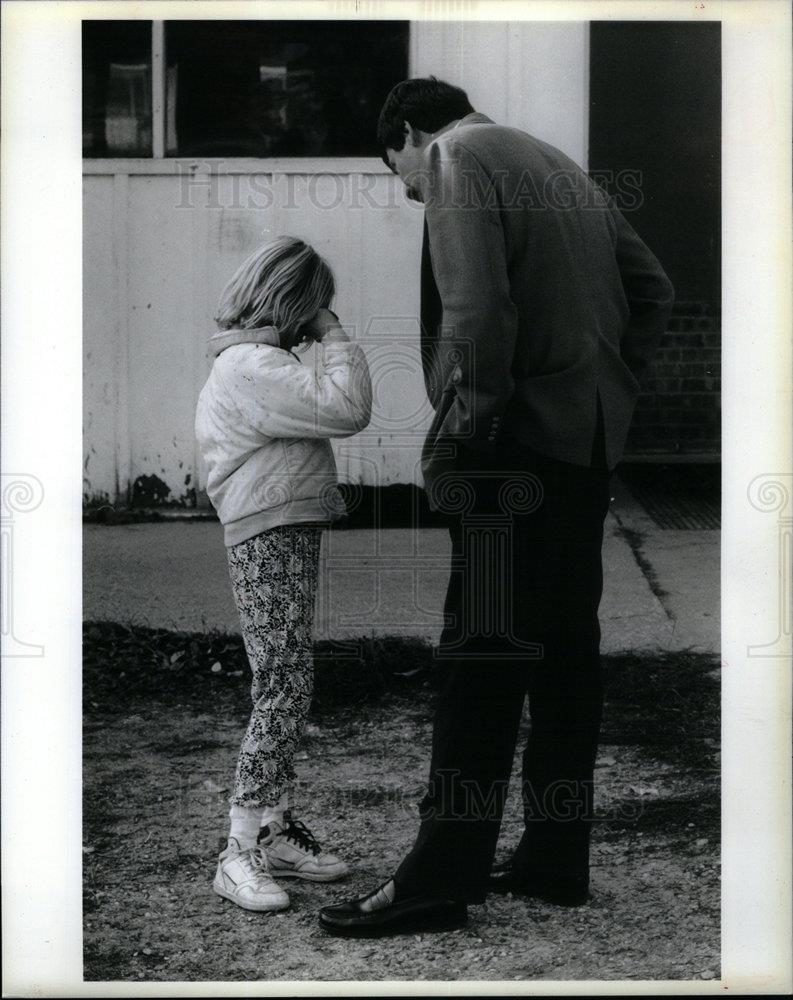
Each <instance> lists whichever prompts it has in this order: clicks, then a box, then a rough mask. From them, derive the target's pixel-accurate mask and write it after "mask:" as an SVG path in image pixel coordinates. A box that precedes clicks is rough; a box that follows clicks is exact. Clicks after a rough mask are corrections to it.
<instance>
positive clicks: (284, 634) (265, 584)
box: [226, 525, 322, 808]
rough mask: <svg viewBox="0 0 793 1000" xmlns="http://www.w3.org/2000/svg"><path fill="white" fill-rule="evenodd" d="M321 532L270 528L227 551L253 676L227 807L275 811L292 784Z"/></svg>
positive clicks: (307, 683)
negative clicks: (250, 702)
mask: <svg viewBox="0 0 793 1000" xmlns="http://www.w3.org/2000/svg"><path fill="white" fill-rule="evenodd" d="M321 537H322V529H321V528H313V527H301V526H299V525H284V526H281V527H276V528H270V529H269V530H267V531H264V532H262V533H261V534H260V535H255V536H254V537H253V538H249V539H247V540H246V541H244V542H240V543H239V544H238V545H232V546H230V547H229V548H228V549H226V552H227V554H228V560H229V574H230V576H231V583H232V587H233V588H234V600H235V602H236V604H237V610H238V611H239V615H240V624H241V626H242V637H243V640H244V642H245V650H246V652H247V654H248V660H249V661H250V665H251V671H252V672H253V683H252V684H251V698H252V699H253V712H252V713H251V719H250V722H249V723H248V729H247V732H246V733H245V737H244V739H243V741H242V747H241V749H240V755H239V759H238V761H237V774H236V779H235V783H234V792H233V794H232V797H231V803H232V804H233V805H237V806H244V807H246V808H254V807H259V806H261V807H266V806H274V805H276V804H277V802H278V800H279V799H280V797H281V795H282V793H284V792H288V791H289V788H290V786H291V785H292V783H293V782H294V780H295V771H294V758H295V751H296V749H297V745H298V743H299V742H300V737H301V735H302V730H303V725H304V723H305V720H306V716H307V715H308V709H309V706H310V704H311V694H312V690H313V680H314V676H313V661H312V635H313V623H314V602H315V597H316V590H317V571H318V567H319V548H320V539H321Z"/></svg>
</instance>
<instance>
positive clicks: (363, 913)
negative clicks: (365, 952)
mask: <svg viewBox="0 0 793 1000" xmlns="http://www.w3.org/2000/svg"><path fill="white" fill-rule="evenodd" d="M388 885H390V883H386V886H388ZM384 888H385V886H381V887H380V888H379V889H376V890H375V891H374V892H372V893H369V895H367V896H362V897H361V898H360V899H353V900H350V901H349V902H347V903H339V904H338V905H336V906H323V907H322V909H321V910H320V911H319V926H320V927H321V928H322V929H323V930H324V931H327V932H328V934H336V935H339V936H342V937H384V936H386V935H388V934H415V933H417V932H419V931H448V930H455V929H456V928H458V927H464V926H465V924H466V923H467V921H468V908H467V906H466V904H465V903H459V902H457V901H455V900H453V899H444V898H443V897H442V896H411V897H408V898H407V899H396V898H394V899H391V900H389V898H388V896H387V895H386V894H384V892H383V890H384Z"/></svg>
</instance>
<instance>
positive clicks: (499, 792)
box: [320, 78, 673, 935]
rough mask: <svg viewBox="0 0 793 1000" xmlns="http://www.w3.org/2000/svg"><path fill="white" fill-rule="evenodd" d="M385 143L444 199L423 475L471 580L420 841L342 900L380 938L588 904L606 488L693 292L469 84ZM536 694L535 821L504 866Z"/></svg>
mask: <svg viewBox="0 0 793 1000" xmlns="http://www.w3.org/2000/svg"><path fill="white" fill-rule="evenodd" d="M378 139H379V141H380V142H381V143H382V145H383V147H384V148H385V158H386V159H387V162H388V163H389V164H390V166H391V168H392V169H393V170H394V171H395V172H396V173H397V174H398V175H399V176H400V178H401V179H402V180H403V181H404V183H405V184H406V186H407V188H408V191H409V194H410V196H411V197H414V198H416V199H418V200H421V201H423V202H424V204H425V244H424V252H423V262H422V322H423V327H424V329H423V332H422V360H423V365H424V376H425V382H426V386H427V392H428V395H429V397H430V399H431V401H432V403H433V406H434V408H435V411H436V412H435V420H434V422H433V424H432V427H431V429H430V432H429V433H428V435H427V438H426V441H425V443H424V448H423V451H422V470H423V474H424V481H425V487H426V489H427V491H428V494H429V498H430V503H431V504H432V506H433V507H434V508H435V509H438V510H444V511H446V512H447V514H448V518H449V530H450V533H451V537H452V571H451V575H450V580H449V587H448V592H447V597H446V605H445V612H446V616H447V618H446V627H445V628H444V632H443V635H442V637H441V641H440V645H439V649H438V656H439V667H440V670H439V673H440V690H439V693H438V700H437V705H436V712H435V720H434V729H433V744H432V761H431V765H430V779H429V785H428V790H427V793H426V795H425V797H424V799H423V801H422V803H421V817H422V822H421V826H420V829H419V833H418V837H417V839H416V842H415V844H414V846H413V848H412V850H411V851H410V853H409V854H408V855H407V857H406V858H405V859H404V861H403V862H402V864H401V865H400V866H399V868H398V870H397V871H396V872H395V873H394V875H393V876H392V877H391V878H389V879H388V881H387V882H385V883H384V884H383V885H382V886H380V887H379V888H377V889H375V890H374V891H373V892H372V893H370V894H369V895H367V896H364V897H362V898H360V899H356V900H353V901H351V902H348V903H344V904H341V905H337V906H328V907H325V908H324V909H323V910H322V911H321V913H320V924H321V926H322V927H323V928H324V929H325V930H326V931H329V932H330V933H335V934H361V935H363V934H366V935H378V934H388V933H393V932H397V931H411V930H419V929H425V930H426V929H432V928H447V927H454V926H459V925H460V924H462V923H464V922H465V919H466V916H467V911H466V904H468V903H478V902H482V901H484V898H485V895H486V893H487V891H488V890H490V891H501V892H503V891H511V892H513V893H517V894H524V895H527V896H538V897H540V898H543V899H546V900H549V901H552V902H556V903H559V904H562V905H577V904H579V903H582V902H584V901H585V900H586V899H587V897H588V889H589V826H590V821H591V814H592V777H593V769H594V762H595V755H596V750H597V739H598V731H599V726H600V715H601V708H602V686H601V677H600V661H599V643H600V629H599V624H598V617H597V609H598V604H599V601H600V596H601V590H602V566H601V546H602V537H603V521H604V518H605V515H606V511H607V508H608V501H609V484H608V478H609V471H610V470H611V469H613V468H614V466H615V465H616V463H617V462H618V460H619V458H620V455H621V452H622V448H623V446H624V442H625V438H626V435H627V432H628V426H629V423H630V419H631V414H632V410H633V407H634V403H635V400H636V396H637V394H638V382H637V380H636V376H637V375H638V374H639V373H640V372H641V370H642V369H643V368H644V367H645V366H646V364H647V362H648V360H649V358H650V356H651V354H652V352H653V350H654V348H655V346H656V344H657V342H658V340H659V338H660V336H661V334H662V333H663V331H664V329H665V327H666V322H667V319H668V317H669V314H670V311H671V307H672V302H673V290H672V286H671V284H670V282H669V280H668V278H667V277H666V275H665V274H664V272H663V270H662V269H661V266H660V264H659V263H658V261H657V260H656V259H655V257H654V256H653V255H652V253H650V251H649V250H648V249H647V247H646V246H645V245H644V244H643V243H642V241H641V240H640V239H639V237H638V236H637V235H636V233H635V232H634V231H633V229H632V228H631V227H630V225H629V224H628V223H627V222H626V220H625V219H624V217H623V216H622V214H621V213H620V212H619V210H618V209H617V208H616V206H615V205H614V204H612V203H611V202H610V201H609V200H608V198H607V197H606V196H605V195H604V194H603V192H601V191H600V190H599V189H598V188H596V187H595V185H593V184H592V183H591V182H590V180H589V179H588V178H587V176H586V175H585V174H584V173H583V172H582V171H581V170H580V168H579V167H577V166H576V164H574V163H573V162H572V161H571V160H570V159H569V158H568V157H567V156H565V155H564V154H563V153H561V152H560V151H559V150H557V149H554V148H553V147H552V146H549V145H547V144H546V143H544V142H541V141H539V140H538V139H535V138H533V137H531V136H529V135H527V134H525V133H524V132H521V131H519V130H517V129H513V128H505V127H502V126H499V125H496V124H494V123H493V122H491V121H490V119H489V118H487V117H486V116H485V115H482V114H477V113H475V112H474V110H473V108H472V107H471V105H470V103H469V101H468V98H467V96H466V95H465V93H464V92H463V91H461V90H459V89H458V88H455V87H452V86H450V85H448V84H446V83H442V82H440V81H438V80H435V79H434V78H430V79H428V80H407V81H404V82H403V83H400V84H398V85H397V86H396V87H395V88H394V89H393V90H392V91H391V93H390V94H389V96H388V98H387V100H386V102H385V104H384V106H383V109H382V111H381V114H380V120H379V124H378ZM527 694H528V697H529V709H530V713H531V735H530V737H529V739H528V742H527V745H526V748H525V752H524V755H523V806H524V816H525V829H524V833H523V837H522V839H521V842H520V844H519V845H518V846H517V848H516V850H515V852H514V854H513V857H512V861H511V863H510V864H509V865H508V866H507V867H506V869H504V870H503V871H502V872H501V873H491V871H490V869H491V865H492V861H493V856H494V853H495V848H496V841H497V838H498V831H499V826H500V823H501V816H502V810H503V805H504V798H505V793H506V788H507V784H508V781H509V776H510V771H511V767H512V761H513V756H514V752H515V744H516V740H517V734H518V727H519V724H520V719H521V713H522V705H523V701H524V698H525V696H526V695H527Z"/></svg>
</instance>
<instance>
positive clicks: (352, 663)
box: [83, 624, 719, 981]
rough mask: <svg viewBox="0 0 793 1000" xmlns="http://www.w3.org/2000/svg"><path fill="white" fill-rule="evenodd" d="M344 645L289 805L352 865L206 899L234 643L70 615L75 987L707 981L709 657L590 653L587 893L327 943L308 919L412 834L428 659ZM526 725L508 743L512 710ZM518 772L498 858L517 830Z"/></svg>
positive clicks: (712, 723) (225, 753)
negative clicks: (78, 912) (571, 903)
mask: <svg viewBox="0 0 793 1000" xmlns="http://www.w3.org/2000/svg"><path fill="white" fill-rule="evenodd" d="M221 651H222V652H221ZM342 652H343V654H344V655H342V656H340V657H336V656H335V655H334V648H333V647H332V646H331V644H318V648H317V654H318V655H317V667H316V670H317V697H316V702H315V706H314V710H313V713H312V720H311V723H310V725H309V727H308V732H307V735H306V740H305V744H304V746H303V749H302V751H301V753H300V759H299V760H298V774H299V786H298V789H297V799H298V804H299V807H300V812H301V814H302V815H303V816H304V817H305V818H306V820H307V821H309V823H310V825H311V826H312V828H314V830H315V832H316V833H317V834H318V836H320V838H321V840H322V841H323V842H324V843H326V844H327V845H328V847H332V848H333V849H338V851H339V852H340V853H342V854H343V855H344V856H345V858H347V859H348V860H349V861H350V862H351V864H352V866H353V869H354V873H353V875H351V876H350V877H349V878H348V879H347V880H346V881H344V882H342V883H339V884H336V885H332V886H311V885H300V884H295V885H293V884H288V886H287V888H288V890H289V892H290V896H291V899H292V906H291V908H290V909H289V910H287V911H285V912H283V913H280V914H274V915H267V916H265V915H258V914H249V913H247V912H245V911H243V910H240V909H238V908H237V907H234V906H233V905H232V904H230V903H228V902H226V901H225V900H222V899H220V898H219V897H217V896H215V895H214V894H213V892H212V890H211V881H212V876H213V874H214V867H215V860H216V856H217V850H218V845H219V842H220V840H221V839H222V838H223V837H224V835H225V833H226V824H227V810H228V804H227V798H228V789H229V784H230V781H231V778H232V775H233V769H234V763H235V759H236V753H237V749H238V746H239V741H240V738H241V736H242V733H243V730H244V727H245V724H246V721H247V711H248V705H247V685H248V675H247V665H246V664H245V662H244V654H243V653H242V648H241V644H240V641H239V639H238V637H234V636H225V635H219V634H210V635H204V634H201V635H191V634H187V633H164V632H159V631H155V630H145V629H125V628H124V627H122V626H113V625H107V624H101V625H100V624H94V625H90V624H89V625H88V626H87V627H86V636H85V668H84V684H85V707H86V714H85V726H84V789H85V796H84V824H85V826H84V855H83V857H84V891H85V901H84V936H85V937H84V940H85V978H86V979H87V980H128V981H129V980H137V981H140V980H151V981H169V980H190V981H200V980H239V981H255V980H285V979H297V980H368V979H373V980H412V979H419V980H422V979H426V980H466V979H473V980H497V979H516V980H534V979H537V980H547V979H555V980H565V979H570V980H575V979H691V978H716V977H717V976H718V972H719V856H718V850H719V807H718V778H719V756H718V744H717V740H718V732H719V713H718V686H717V682H716V680H715V679H714V676H712V667H713V665H714V664H713V660H712V659H711V658H708V657H695V656H690V655H689V656H686V655H681V656H670V655H663V656H659V657H655V658H653V657H643V658H638V657H622V658H614V659H606V661H605V666H606V674H607V690H608V704H607V709H606V713H605V719H604V730H603V743H602V746H601V752H600V758H599V766H598V772H597V773H598V785H597V806H596V811H597V815H598V822H597V824H596V827H595V831H594V837H593V868H592V875H593V898H592V900H591V902H589V903H588V904H587V905H586V906H584V907H581V908H578V909H572V910H566V909H560V908H557V907H553V906H549V905H547V904H543V903H540V902H535V901H526V900H524V899H517V898H515V899H513V898H510V897H506V898H499V897H496V896H491V897H489V898H488V901H487V903H486V904H485V905H483V906H475V907H471V908H470V910H469V912H470V923H469V926H468V927H467V928H465V929H462V930H458V931H454V932H448V933H440V934H427V935H412V936H407V937H395V938H390V939H383V940H375V941H347V940H342V939H336V938H331V937H328V936H326V935H325V934H323V933H322V932H321V931H320V930H319V928H318V926H317V922H316V911H317V909H318V908H319V907H320V906H321V905H323V904H324V903H325V902H329V901H333V900H338V899H343V898H346V897H348V896H350V895H357V894H360V893H363V892H364V891H366V890H368V889H370V888H371V887H373V885H374V884H375V883H376V882H377V881H379V880H381V879H382V878H384V877H385V876H386V875H387V874H388V873H389V872H391V871H392V870H393V869H394V868H395V867H396V865H397V863H398V862H399V860H400V859H401V857H402V856H403V855H404V853H405V851H406V850H407V849H408V848H409V847H410V845H411V843H412V840H413V837H414V836H415V832H416V828H417V804H418V800H419V798H420V796H421V793H422V790H423V783H424V781H425V779H426V771H427V765H428V759H429V746H430V734H431V696H432V682H433V673H432V652H431V650H430V649H429V647H426V646H424V645H423V644H422V643H420V642H417V641H413V640H401V639H391V640H389V639H382V640H375V641H374V642H369V641H368V640H367V641H364V642H361V643H359V644H354V645H353V648H352V650H351V647H350V646H349V645H347V646H345V649H344V650H343V651H342ZM177 653H181V655H179V656H176V655H175V654H177ZM217 663H220V664H221V669H220V671H217V670H215V671H214V672H213V670H212V667H213V666H215V664H217ZM523 729H524V732H523V733H522V737H525V734H526V732H527V731H528V719H526V720H524V723H523ZM520 745H521V743H520V742H519V746H520ZM518 765H519V762H518V761H516V769H515V773H514V776H513V787H512V789H511V794H510V799H509V802H508V807H507V814H506V816H505V819H504V824H503V828H502V837H501V841H500V847H499V856H500V857H505V856H507V855H508V854H509V850H510V848H511V847H512V846H513V845H514V844H515V843H516V842H517V840H518V838H519V836H520V828H521V818H520V812H519V782H518V774H519V766H518Z"/></svg>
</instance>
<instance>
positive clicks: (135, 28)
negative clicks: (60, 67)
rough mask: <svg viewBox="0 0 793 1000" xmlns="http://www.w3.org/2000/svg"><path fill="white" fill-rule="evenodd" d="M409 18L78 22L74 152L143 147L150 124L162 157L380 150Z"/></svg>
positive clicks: (137, 151)
mask: <svg viewBox="0 0 793 1000" xmlns="http://www.w3.org/2000/svg"><path fill="white" fill-rule="evenodd" d="M408 28H409V25H408V22H407V21H169V22H166V23H165V31H164V35H163V32H162V28H160V30H159V31H155V32H154V34H153V35H152V22H151V21H87V22H84V23H83V73H84V77H83V96H84V104H83V107H84V117H83V133H84V141H83V149H84V155H85V156H88V157H91V156H151V155H152V132H154V149H157V148H159V149H160V150H162V151H164V154H165V156H213V157H220V156H230V157H231V156H251V157H272V156H288V157H293V156H294V157H300V156H314V157H316V156H379V155H380V151H379V149H378V148H377V144H376V140H375V128H376V124H377V116H378V114H379V111H380V107H381V106H382V103H383V101H384V100H385V98H386V95H387V94H388V91H389V90H390V89H391V87H393V86H394V84H395V83H398V82H399V81H400V80H403V79H405V77H406V76H407V75H408ZM163 50H164V51H163ZM152 64H154V65H155V67H156V66H157V65H160V66H164V74H162V83H161V86H162V89H163V92H162V93H158V92H157V88H158V86H160V84H158V82H157V74H156V73H155V78H154V83H153V82H152V81H153V77H152ZM153 91H154V92H153ZM153 106H157V107H159V108H161V113H160V114H155V115H152V107H153ZM158 140H159V142H158Z"/></svg>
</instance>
